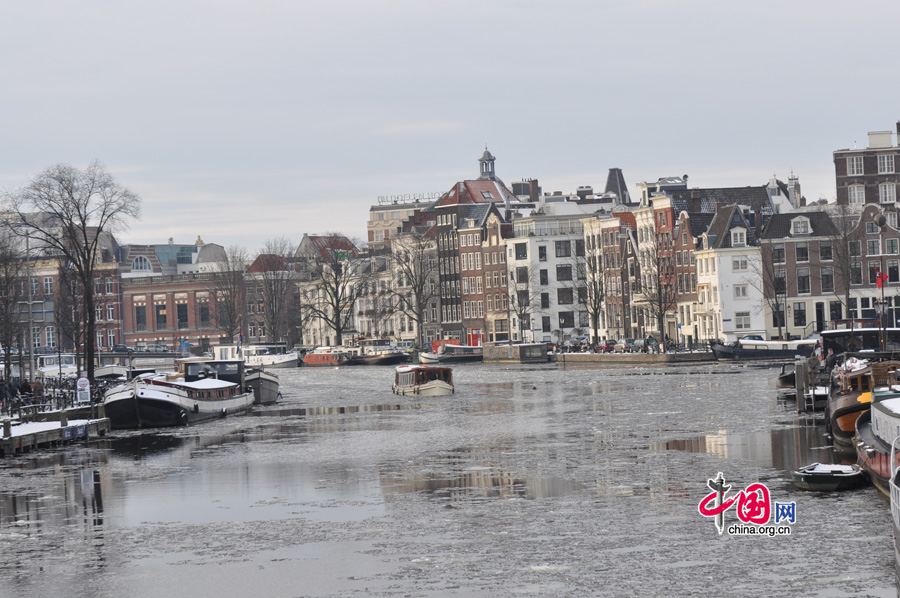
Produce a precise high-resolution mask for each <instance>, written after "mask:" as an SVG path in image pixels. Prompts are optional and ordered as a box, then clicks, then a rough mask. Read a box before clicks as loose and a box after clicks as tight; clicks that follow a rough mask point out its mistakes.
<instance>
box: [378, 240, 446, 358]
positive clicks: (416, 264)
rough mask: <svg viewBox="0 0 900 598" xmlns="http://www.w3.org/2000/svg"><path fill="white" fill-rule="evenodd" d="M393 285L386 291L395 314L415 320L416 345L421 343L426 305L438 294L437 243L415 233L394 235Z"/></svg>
mask: <svg viewBox="0 0 900 598" xmlns="http://www.w3.org/2000/svg"><path fill="white" fill-rule="evenodd" d="M391 252H392V253H393V256H392V258H393V259H392V266H393V269H392V272H393V277H394V280H393V284H392V285H391V288H390V290H389V293H390V296H391V301H390V304H392V305H393V306H394V311H395V312H396V313H401V314H403V315H405V316H406V317H408V318H409V319H410V320H412V321H413V322H415V325H416V345H417V346H419V347H422V346H423V345H424V344H425V321H426V307H427V306H428V304H429V303H431V302H432V301H433V300H434V299H435V298H436V297H437V296H438V289H439V286H438V281H437V275H438V260H437V245H436V243H435V242H434V240H433V239H429V238H426V237H424V236H423V235H421V234H419V233H407V234H404V235H401V236H399V237H395V238H394V239H393V240H392V243H391Z"/></svg>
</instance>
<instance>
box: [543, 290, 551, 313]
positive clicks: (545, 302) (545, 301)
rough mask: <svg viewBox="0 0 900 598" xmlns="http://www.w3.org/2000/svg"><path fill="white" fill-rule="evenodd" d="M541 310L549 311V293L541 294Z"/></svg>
mask: <svg viewBox="0 0 900 598" xmlns="http://www.w3.org/2000/svg"><path fill="white" fill-rule="evenodd" d="M541 309H550V293H541Z"/></svg>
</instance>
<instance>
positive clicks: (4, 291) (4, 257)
mask: <svg viewBox="0 0 900 598" xmlns="http://www.w3.org/2000/svg"><path fill="white" fill-rule="evenodd" d="M5 233H6V231H3V233H0V344H2V345H3V372H4V375H3V378H4V380H9V377H10V371H11V369H12V351H11V350H10V349H11V348H12V347H13V345H15V344H16V342H17V340H18V338H19V336H20V334H21V329H22V319H21V313H20V304H21V301H22V300H23V295H24V293H23V285H24V284H25V274H24V266H23V264H24V262H23V261H22V258H23V257H24V255H23V252H22V251H21V250H20V248H19V247H18V243H16V241H15V239H13V238H11V237H10V236H9V234H5Z"/></svg>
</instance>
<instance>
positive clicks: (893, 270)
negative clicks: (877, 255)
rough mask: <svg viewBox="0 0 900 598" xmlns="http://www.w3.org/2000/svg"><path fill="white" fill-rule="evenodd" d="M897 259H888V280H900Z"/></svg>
mask: <svg viewBox="0 0 900 598" xmlns="http://www.w3.org/2000/svg"><path fill="white" fill-rule="evenodd" d="M898 264H900V262H898V261H897V260H888V261H887V269H888V271H887V274H888V282H900V269H898Z"/></svg>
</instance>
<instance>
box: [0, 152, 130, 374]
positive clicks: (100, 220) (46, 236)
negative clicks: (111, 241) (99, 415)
mask: <svg viewBox="0 0 900 598" xmlns="http://www.w3.org/2000/svg"><path fill="white" fill-rule="evenodd" d="M7 204H8V208H9V211H10V212H12V213H13V214H14V215H15V217H16V222H14V223H13V225H14V227H15V230H16V231H17V233H19V234H21V235H28V236H30V237H31V238H32V239H35V240H36V241H37V244H38V245H39V246H42V247H44V248H46V249H50V250H52V251H54V252H56V253H57V254H59V255H61V256H63V257H64V258H65V259H66V260H67V261H68V262H69V263H70V264H71V266H72V268H73V270H74V272H75V275H76V277H77V278H78V281H79V282H80V283H81V286H82V292H83V310H82V314H83V316H84V319H85V326H84V329H85V336H84V340H85V343H84V344H85V354H86V358H87V360H86V361H87V363H86V366H87V374H88V378H89V379H90V380H93V379H94V339H95V334H94V331H95V328H96V315H95V313H94V283H93V281H94V271H95V266H96V265H97V264H98V263H99V262H101V259H102V252H101V248H100V235H101V234H102V233H112V232H114V231H116V230H119V229H122V228H125V227H126V225H127V220H128V219H130V218H138V217H139V216H140V204H141V200H140V198H139V197H138V196H137V195H136V194H134V193H132V192H131V191H129V190H128V189H126V188H125V187H123V186H122V185H120V184H119V183H117V182H116V181H115V179H113V177H112V176H111V175H110V174H109V173H107V172H106V170H105V169H104V167H103V166H102V165H101V164H100V163H99V162H92V163H91V164H89V165H88V167H87V168H86V169H84V170H79V169H77V168H74V167H72V166H68V165H64V164H58V165H56V166H52V167H50V168H48V169H47V170H45V171H44V172H42V173H40V174H39V175H37V176H36V177H35V178H34V179H33V180H32V181H31V183H29V184H28V185H27V186H26V187H24V188H23V189H21V190H19V191H17V192H14V193H12V194H10V195H9V197H8V201H7Z"/></svg>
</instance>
